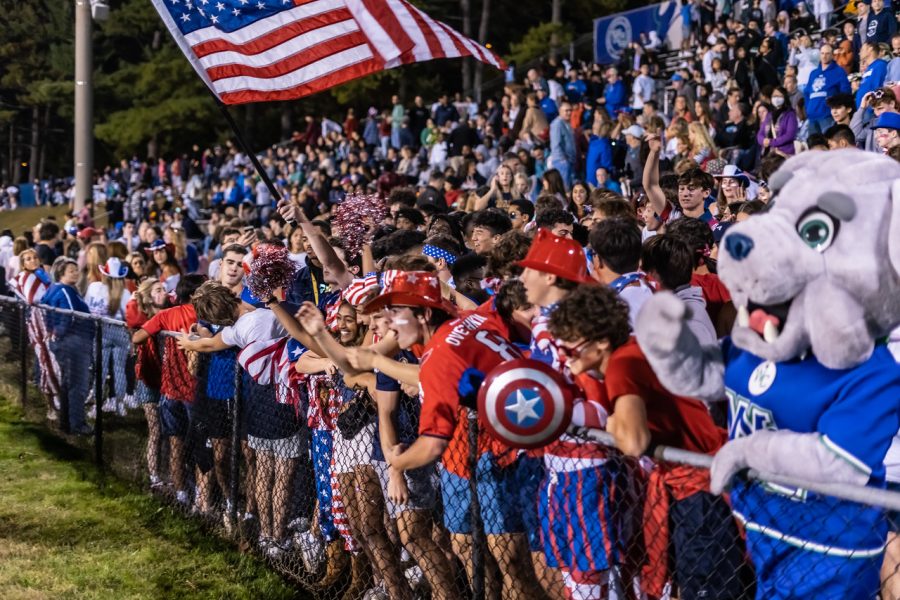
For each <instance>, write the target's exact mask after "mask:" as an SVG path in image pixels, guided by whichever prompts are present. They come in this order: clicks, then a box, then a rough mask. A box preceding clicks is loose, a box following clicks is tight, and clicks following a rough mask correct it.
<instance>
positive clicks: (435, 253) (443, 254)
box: [422, 244, 456, 265]
mask: <svg viewBox="0 0 900 600" xmlns="http://www.w3.org/2000/svg"><path fill="white" fill-rule="evenodd" d="M422 254H424V255H425V256H430V257H431V258H435V259H437V258H443V259H444V260H446V261H447V264H448V265H452V264H453V263H455V262H456V255H454V254H452V253H450V252H447V251H446V250H444V249H443V248H438V247H437V246H432V245H431V244H425V247H424V248H422Z"/></svg>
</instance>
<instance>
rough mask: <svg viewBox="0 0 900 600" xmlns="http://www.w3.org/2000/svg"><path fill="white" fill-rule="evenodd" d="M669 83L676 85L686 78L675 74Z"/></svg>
mask: <svg viewBox="0 0 900 600" xmlns="http://www.w3.org/2000/svg"><path fill="white" fill-rule="evenodd" d="M669 81H671V82H672V83H675V82H676V81H684V77H682V76H681V73H675V74H674V75H672V78H671V79H669Z"/></svg>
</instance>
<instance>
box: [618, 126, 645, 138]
mask: <svg viewBox="0 0 900 600" xmlns="http://www.w3.org/2000/svg"><path fill="white" fill-rule="evenodd" d="M622 133H624V134H625V135H630V136H634V137H636V138H642V137H644V128H643V127H641V126H640V125H632V126H631V127H629V128H627V129H626V130H625V131H623V132H622Z"/></svg>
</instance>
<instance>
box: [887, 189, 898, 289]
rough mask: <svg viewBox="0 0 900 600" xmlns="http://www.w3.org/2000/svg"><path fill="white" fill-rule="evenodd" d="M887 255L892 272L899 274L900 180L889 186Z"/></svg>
mask: <svg viewBox="0 0 900 600" xmlns="http://www.w3.org/2000/svg"><path fill="white" fill-rule="evenodd" d="M888 257H889V258H890V261H891V266H893V267H894V273H895V274H896V275H898V276H900V180H894V183H893V185H892V186H891V223H890V226H889V227H888Z"/></svg>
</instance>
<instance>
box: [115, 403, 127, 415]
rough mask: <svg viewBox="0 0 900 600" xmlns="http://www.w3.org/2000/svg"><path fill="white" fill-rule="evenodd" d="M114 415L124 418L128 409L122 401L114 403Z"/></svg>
mask: <svg viewBox="0 0 900 600" xmlns="http://www.w3.org/2000/svg"><path fill="white" fill-rule="evenodd" d="M116 414H117V415H119V416H120V417H124V416H125V415H127V414H128V408H127V407H126V406H125V401H124V400H117V401H116Z"/></svg>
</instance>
